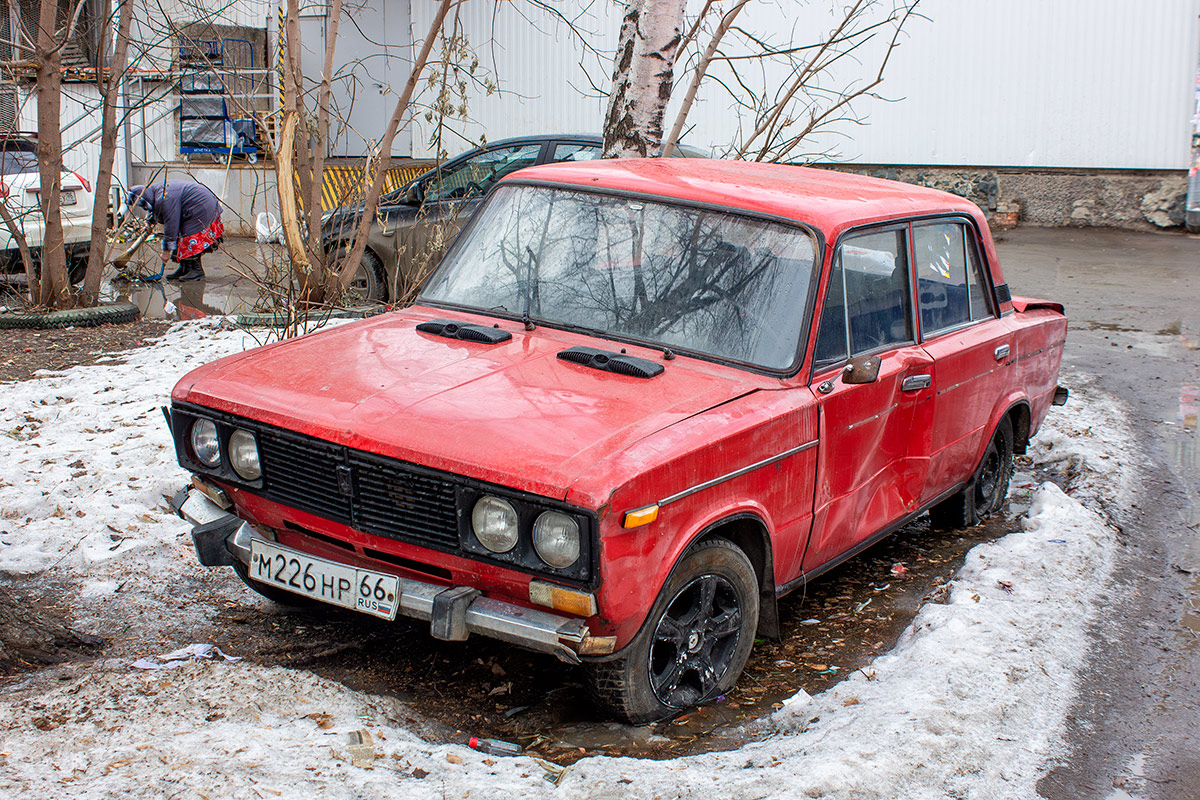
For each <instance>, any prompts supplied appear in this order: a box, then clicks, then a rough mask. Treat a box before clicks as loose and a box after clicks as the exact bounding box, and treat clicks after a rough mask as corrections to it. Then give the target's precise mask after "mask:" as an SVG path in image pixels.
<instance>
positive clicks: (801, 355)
mask: <svg viewBox="0 0 1200 800" xmlns="http://www.w3.org/2000/svg"><path fill="white" fill-rule="evenodd" d="M507 186H535V187H543V188H548V189H561V190H566V191H576V192H581V193H587V194H598V195H605V196H608V197H621V198H627V199H630V200H645V201H647V202H657V203H662V204H664V205H673V206H680V207H683V208H693V209H697V210H700V211H713V212H717V213H721V214H728V215H730V216H734V217H744V218H746V219H752V220H760V221H764V222H772V223H775V224H778V225H782V226H785V227H788V228H794V229H796V230H799V231H802V232H803V233H805V234H807V235H808V236H809V237H810V238H811V239H812V241H813V267H812V269H813V275H812V279H811V280H810V281H809V286H808V297H807V298H806V299H805V303H804V318H803V320H802V323H803V324H801V326H800V331H799V336H798V338H797V340H796V346H795V348H794V349H793V351H792V352H793V356H792V362H791V364H789V365H788V366H786V367H783V368H781V369H771V368H770V367H764V366H762V365H760V364H752V363H750V362H747V361H738V360H736V359H732V358H726V357H723V356H718V355H713V354H711V353H703V352H700V351H697V350H689V349H687V348H682V347H678V348H677V347H669V346H668V345H665V344H662V343H661V342H653V341H649V340H646V339H639V338H637V337H634V336H624V335H620V334H615V333H611V332H609V331H603V332H599V331H595V330H594V329H592V328H586V327H582V326H578V325H570V324H568V323H563V322H555V321H552V320H543V319H540V318H538V317H530V319H531V320H532V321H534V322H536V323H538V324H539V325H545V326H546V327H547V328H553V329H555V330H562V331H568V332H577V333H586V334H587V335H589V336H595V337H596V338H598V339H603V340H605V341H613V342H620V343H623V344H633V345H637V346H639V347H645V348H648V349H650V350H658V351H660V352H661V351H663V350H668V349H669V350H670V351H671V352H672V353H675V354H676V355H686V356H687V357H689V358H695V359H699V360H700V361H708V362H711V363H714V364H723V365H725V366H730V367H736V368H738V369H743V370H746V371H747V372H753V373H757V374H759V375H766V376H769V377H772V378H794V377H796V376H797V375H799V374H800V372H801V370H802V369H803V367H804V364H805V360H806V358H807V356H808V340H809V335H810V334H811V332H812V323H813V319H812V317H813V307H814V306H815V304H816V295H817V293H816V289H817V287H818V286H819V285H820V283H821V276H822V271H823V269H824V264H825V237H824V235H822V233H821V231H820V230H818V229H816V228H814V227H813V226H811V225H809V224H807V223H804V222H800V221H798V220H795V219H791V218H790V217H782V216H777V215H775V214H765V213H761V212H756V211H748V210H745V209H740V208H731V207H729V206H724V205H721V204H719V203H707V202H703V201H697V200H687V199H683V198H679V197H673V196H671V195H663V194H652V193H649V192H634V191H629V190H626V189H612V188H609V187H602V186H580V185H577V184H574V183H558V182H555V181H546V180H531V179H523V178H520V177H515V178H512V179H501V180H499V181H497V182H496V183H495V184H494V185H493V186H492V188H491V189H489V190H488V193H487V195H485V196H484V198H483V199H484V201H485V202H481V203H479V204H478V205H477V206H476V207H475V211H474V213H472V215H471V218H470V220H468V221H467V224H466V225H464V226H463V228H462V230H461V231H460V232H459V234H458V236H456V237H455V238H454V243H453V244H452V245H451V246H450V249H449V250H447V251H446V254H445V255H444V256H442V260H441V262H439V264H438V266H437V269H435V270H434V271H433V272H432V273H431V274H430V275H429V278H428V279H427V280H426V285H432V284H433V283H434V282H435V281H436V280H437V278H438V273H440V272H441V271H442V270H444V269H447V267H446V265H447V264H448V263H449V262H450V257H451V256H452V255H454V254H455V253H457V252H458V250H459V248H460V247H461V246H462V243H463V242H465V241H466V240H467V239H468V238H469V237H468V235H467V234H468V233H470V231H471V230H472V229H474V227H475V225H476V223H477V222H478V221H479V219H480V216H481V213H482V211H483V209H484V207H485V206H486V205H487V202H486V201H488V200H490V198H491V196H492V195H493V194H494V193H495V192H496V191H497V190H499V189H500V188H501V187H507ZM413 304H414V305H422V306H427V307H429V308H444V309H452V310H455V311H465V312H468V313H472V314H480V315H482V316H494V317H498V318H500V319H508V320H513V321H516V322H520V321H521V319H522V316H521V315H520V314H517V313H513V312H506V311H497V310H495V309H491V308H479V307H478V306H466V305H460V304H458V303H447V302H444V301H440V300H431V299H429V298H427V297H426V296H425V293H424V290H422V292H421V293H420V294H418V295H417V297H416V299H415V300H414V301H413Z"/></svg>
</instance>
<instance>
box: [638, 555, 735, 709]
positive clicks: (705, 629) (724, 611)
mask: <svg viewBox="0 0 1200 800" xmlns="http://www.w3.org/2000/svg"><path fill="white" fill-rule="evenodd" d="M741 624H742V609H741V604H740V603H739V602H738V596H737V590H735V589H734V588H733V585H732V584H731V583H730V582H729V581H728V580H727V579H726V578H724V577H722V576H720V575H702V576H701V577H699V578H696V579H695V580H693V581H692V582H691V583H689V584H688V585H687V586H685V587H683V589H682V590H681V591H680V592H679V594H677V595H675V597H674V599H673V600H671V602H670V603H668V604H667V610H666V612H665V613H664V614H663V615H662V617H660V618H659V620H658V626H657V627H656V628H655V631H654V639H653V641H652V642H651V643H650V688H651V689H653V690H654V696H655V697H657V698H658V701H659V702H660V703H662V704H663V705H665V706H670V707H672V708H687V707H688V706H690V705H694V704H696V703H699V702H702V701H703V700H704V699H705V698H707V697H709V695H713V694H715V693H716V689H717V688H718V686H719V684H720V680H721V678H722V677H724V675H725V673H726V672H727V671H728V669H729V662H730V660H731V659H732V658H733V655H734V653H735V651H736V650H737V644H738V633H739V631H740V629H741Z"/></svg>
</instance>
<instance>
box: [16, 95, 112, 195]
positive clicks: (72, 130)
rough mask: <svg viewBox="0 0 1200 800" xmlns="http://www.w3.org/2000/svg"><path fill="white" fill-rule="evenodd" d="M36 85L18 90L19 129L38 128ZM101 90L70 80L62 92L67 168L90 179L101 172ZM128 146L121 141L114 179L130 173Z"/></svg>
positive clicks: (63, 134)
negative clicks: (126, 163) (128, 171)
mask: <svg viewBox="0 0 1200 800" xmlns="http://www.w3.org/2000/svg"><path fill="white" fill-rule="evenodd" d="M31 88H32V87H27V88H26V89H24V90H22V91H20V92H19V93H18V100H17V102H18V103H19V104H20V105H19V108H18V110H17V129H18V130H21V131H29V132H33V131H36V130H37V124H38V123H37V117H38V115H37V96H36V95H35V94H34V93H33V92H32V91H31ZM100 107H101V102H100V92H99V90H98V89H97V88H96V87H95V86H94V85H92V84H78V83H70V84H64V85H63V92H62V112H61V119H62V125H63V127H62V144H63V168H64V169H69V170H74V171H75V172H78V173H79V174H80V175H82V176H84V177H85V178H87V179H88V180H89V181H94V180H95V178H96V174H97V173H98V172H99V171H100V120H101V114H100ZM123 150H124V148H123V147H121V146H120V143H118V147H117V152H116V154H115V158H114V161H113V175H114V180H115V181H117V180H123V177H122V176H124V175H125V174H126V167H125V153H124V152H123Z"/></svg>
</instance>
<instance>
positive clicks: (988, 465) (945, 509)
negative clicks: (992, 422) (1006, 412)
mask: <svg viewBox="0 0 1200 800" xmlns="http://www.w3.org/2000/svg"><path fill="white" fill-rule="evenodd" d="M1012 468H1013V430H1012V420H1010V419H1009V418H1008V417H1007V416H1006V417H1004V419H1002V420H1000V424H999V425H997V426H996V432H995V433H994V434H993V435H992V439H991V441H989V442H988V446H987V450H985V451H984V453H983V460H982V461H981V462H980V463H979V467H978V468H977V469H976V470H975V474H974V475H973V476H972V477H971V480H970V481H969V482H968V483H967V485H966V486H964V487H963V488H962V489H961V490H960V491H958V492H957V493H955V494H954V495H952V496H951V497H949V498H947V499H945V500H943V501H942V502H940V503H938V504H937V505H936V506H934V507H933V508H931V509H930V510H929V524H930V527H932V528H934V529H935V530H954V529H956V528H969V527H971V526H972V525H977V524H979V523H980V522H982V521H983V520H985V519H987V518H988V517H990V516H992V515H993V514H995V513H996V512H998V511H999V510H1000V509H1001V508H1002V507H1003V506H1004V500H1005V498H1006V497H1008V482H1009V478H1011V477H1012Z"/></svg>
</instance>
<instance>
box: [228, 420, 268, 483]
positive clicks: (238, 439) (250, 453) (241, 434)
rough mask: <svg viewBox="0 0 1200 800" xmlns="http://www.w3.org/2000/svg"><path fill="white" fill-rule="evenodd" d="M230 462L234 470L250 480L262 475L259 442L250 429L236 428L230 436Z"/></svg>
mask: <svg viewBox="0 0 1200 800" xmlns="http://www.w3.org/2000/svg"><path fill="white" fill-rule="evenodd" d="M229 463H230V465H231V466H232V467H233V471H234V472H236V473H237V474H238V475H241V476H242V477H243V478H245V479H246V480H248V481H254V480H258V479H259V478H260V477H262V467H261V466H260V465H259V463H258V444H257V443H255V441H254V434H252V433H250V431H243V430H236V431H234V432H233V435H232V436H230V437H229Z"/></svg>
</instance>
